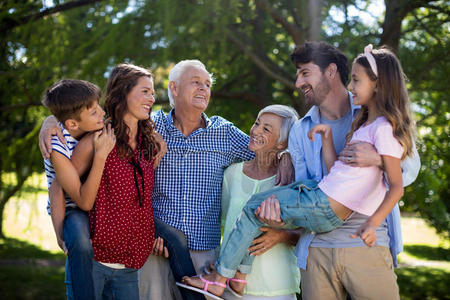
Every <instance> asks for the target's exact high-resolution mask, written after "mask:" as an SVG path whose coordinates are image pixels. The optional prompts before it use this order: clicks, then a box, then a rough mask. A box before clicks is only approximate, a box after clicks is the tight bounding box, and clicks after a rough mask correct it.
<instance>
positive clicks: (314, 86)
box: [295, 62, 331, 105]
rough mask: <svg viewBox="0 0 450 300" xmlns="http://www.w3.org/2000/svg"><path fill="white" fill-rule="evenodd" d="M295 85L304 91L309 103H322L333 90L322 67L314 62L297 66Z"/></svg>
mask: <svg viewBox="0 0 450 300" xmlns="http://www.w3.org/2000/svg"><path fill="white" fill-rule="evenodd" d="M297 67H298V68H297V80H296V81H295V86H296V87H297V88H299V89H301V91H302V92H303V94H304V95H305V100H306V103H307V104H311V105H320V104H321V103H322V102H323V101H324V100H325V98H326V96H327V95H328V93H329V92H330V90H331V87H330V83H329V82H328V78H327V77H326V76H325V74H324V73H323V72H322V71H321V70H320V67H319V66H318V65H316V64H314V63H312V62H309V63H306V64H299V65H298V66H297Z"/></svg>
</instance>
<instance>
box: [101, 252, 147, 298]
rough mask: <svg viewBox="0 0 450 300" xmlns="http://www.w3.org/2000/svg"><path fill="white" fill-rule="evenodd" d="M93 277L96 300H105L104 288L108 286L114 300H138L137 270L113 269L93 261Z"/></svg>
mask: <svg viewBox="0 0 450 300" xmlns="http://www.w3.org/2000/svg"><path fill="white" fill-rule="evenodd" d="M92 277H93V281H94V290H95V298H92V299H96V300H100V299H104V298H105V295H104V288H105V286H108V287H109V289H110V292H111V294H112V299H117V300H122V299H124V300H138V299H139V287H138V272H137V270H136V269H130V268H125V269H113V268H110V267H107V266H105V265H102V264H101V263H99V262H97V261H95V260H92Z"/></svg>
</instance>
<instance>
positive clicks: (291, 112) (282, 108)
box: [258, 104, 298, 143]
mask: <svg viewBox="0 0 450 300" xmlns="http://www.w3.org/2000/svg"><path fill="white" fill-rule="evenodd" d="M267 113H270V114H274V115H277V116H280V117H281V118H283V121H282V123H281V128H280V137H279V138H278V142H279V143H284V142H286V141H287V139H288V136H289V131H290V130H291V127H292V125H294V123H295V121H297V120H298V113H297V112H296V111H295V109H293V108H292V107H290V106H287V105H281V104H274V105H269V106H266V107H264V108H263V109H261V110H260V111H259V113H258V118H259V117H260V116H261V115H262V114H267Z"/></svg>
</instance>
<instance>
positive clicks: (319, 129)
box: [308, 124, 332, 142]
mask: <svg viewBox="0 0 450 300" xmlns="http://www.w3.org/2000/svg"><path fill="white" fill-rule="evenodd" d="M316 133H318V134H321V135H322V138H325V139H328V138H332V136H331V127H330V126H329V125H326V124H317V125H316V126H314V127H313V128H311V130H310V131H308V138H309V139H310V140H311V141H312V142H313V141H314V135H315V134H316Z"/></svg>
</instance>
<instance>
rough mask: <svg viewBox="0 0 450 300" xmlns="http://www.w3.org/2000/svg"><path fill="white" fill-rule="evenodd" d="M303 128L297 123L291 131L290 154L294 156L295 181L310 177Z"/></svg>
mask: <svg viewBox="0 0 450 300" xmlns="http://www.w3.org/2000/svg"><path fill="white" fill-rule="evenodd" d="M301 134H302V132H301V130H300V129H299V126H298V125H297V124H295V125H294V126H292V129H291V131H290V132H289V144H288V148H289V154H290V155H291V157H292V164H293V165H294V170H295V181H298V180H303V179H308V173H307V169H306V161H305V153H304V149H303V145H302V143H303V142H302V139H301Z"/></svg>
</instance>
